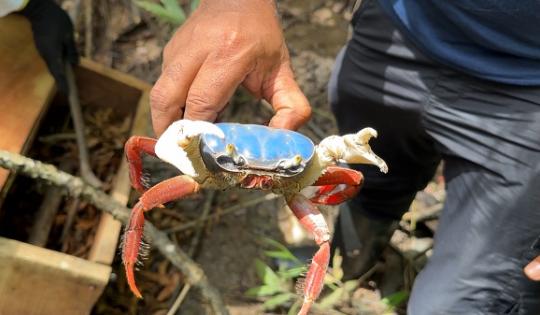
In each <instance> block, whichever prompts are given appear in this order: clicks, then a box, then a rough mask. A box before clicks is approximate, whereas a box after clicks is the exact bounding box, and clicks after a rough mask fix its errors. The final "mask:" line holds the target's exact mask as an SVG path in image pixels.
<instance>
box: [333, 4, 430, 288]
mask: <svg viewBox="0 0 540 315" xmlns="http://www.w3.org/2000/svg"><path fill="white" fill-rule="evenodd" d="M355 20H356V23H357V25H356V27H355V33H354V36H353V38H352V40H351V41H350V43H349V44H348V45H347V47H346V48H345V49H344V50H343V51H342V52H341V53H340V55H339V57H338V58H337V62H336V67H335V69H334V72H333V74H332V78H331V81H330V84H329V90H330V91H329V95H330V101H331V104H332V107H333V110H334V113H335V115H336V118H337V121H338V126H339V128H340V132H341V133H352V132H356V131H357V130H359V129H360V128H363V127H368V126H369V127H373V128H375V129H376V130H377V131H378V132H379V137H378V138H377V139H373V140H372V141H371V146H372V147H373V149H374V151H375V152H376V153H377V154H378V155H380V156H381V157H382V158H383V159H384V160H385V161H386V162H387V164H388V166H389V172H388V174H386V175H384V174H381V173H380V172H379V170H378V169H377V168H376V167H372V166H353V167H354V168H356V169H358V170H360V171H362V172H363V173H364V175H365V183H364V186H363V187H362V189H361V192H360V194H358V196H357V197H356V198H355V199H353V200H352V201H351V202H349V204H348V206H349V208H350V211H349V210H348V209H345V210H344V212H343V213H341V215H340V218H339V219H338V224H337V225H336V231H335V233H334V235H335V236H334V240H333V249H336V248H339V249H340V252H341V253H342V254H343V256H344V261H343V267H344V272H345V275H346V277H348V278H350V277H355V276H359V275H361V274H362V273H364V272H365V271H367V269H369V268H370V267H371V266H373V264H374V263H375V261H376V259H377V258H378V256H379V254H380V253H381V252H382V250H383V249H384V247H385V246H386V244H387V242H388V240H389V239H390V237H391V235H392V233H393V231H394V230H395V228H396V227H397V221H398V220H399V219H400V217H401V215H402V214H403V212H405V211H406V210H407V209H408V207H409V205H410V203H411V202H412V200H413V199H414V196H415V194H416V192H417V191H418V190H420V189H422V188H423V187H424V186H425V185H426V184H427V182H428V181H429V180H430V179H431V178H432V176H433V173H434V171H435V169H436V167H437V165H438V163H439V161H440V157H439V154H438V153H437V151H436V150H435V149H434V145H433V140H432V139H431V138H430V137H429V136H428V135H427V134H426V132H425V131H424V129H423V127H422V102H423V100H424V98H425V95H426V94H427V92H428V91H427V87H426V86H425V84H424V82H423V81H422V79H423V78H421V77H420V76H419V71H418V70H416V69H414V70H411V71H405V70H403V69H405V68H407V67H410V66H411V65H414V66H417V67H418V68H419V69H424V68H425V69H426V72H427V73H431V75H432V78H431V79H430V80H433V79H434V78H436V77H437V73H436V70H435V69H433V68H432V67H429V66H424V65H423V63H424V61H423V60H416V59H415V57H414V53H415V52H413V51H411V50H408V49H404V48H402V46H403V43H401V42H398V43H397V44H396V43H394V42H393V41H392V36H393V34H394V33H395V30H394V28H393V27H392V26H391V25H390V24H389V22H388V21H387V20H384V19H379V17H378V10H377V5H376V3H375V1H371V0H365V1H364V3H363V5H362V7H361V8H360V9H359V12H358V13H357V14H356V16H355ZM397 35H399V34H397ZM368 46H369V47H368ZM390 47H397V48H398V50H397V52H398V53H399V54H401V53H404V55H403V56H401V55H398V56H396V58H395V59H394V60H393V62H394V63H395V64H394V66H388V59H389V58H388V56H386V55H384V54H381V53H380V52H384V51H386V50H388V49H389V48H390ZM387 71H390V73H391V74H392V73H393V72H392V71H395V75H387V74H386V72H387Z"/></svg>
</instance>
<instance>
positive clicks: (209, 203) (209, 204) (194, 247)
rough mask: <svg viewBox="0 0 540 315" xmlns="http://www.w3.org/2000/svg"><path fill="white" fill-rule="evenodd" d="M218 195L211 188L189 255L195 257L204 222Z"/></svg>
mask: <svg viewBox="0 0 540 315" xmlns="http://www.w3.org/2000/svg"><path fill="white" fill-rule="evenodd" d="M215 196H216V191H215V190H210V191H209V192H208V195H207V196H206V200H205V201H204V205H203V211H202V213H201V216H200V217H199V222H198V223H197V229H196V231H195V235H194V236H193V238H192V239H191V246H190V248H189V250H188V255H189V256H190V257H193V255H194V254H195V251H196V250H197V247H198V246H199V243H200V241H201V235H202V231H203V227H204V222H205V221H206V220H207V218H208V213H209V212H210V208H211V207H212V202H213V201H214V197H215Z"/></svg>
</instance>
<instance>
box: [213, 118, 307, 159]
mask: <svg viewBox="0 0 540 315" xmlns="http://www.w3.org/2000/svg"><path fill="white" fill-rule="evenodd" d="M216 125H217V126H218V127H219V128H220V129H221V130H223V133H224V134H225V139H219V138H218V137H216V136H214V135H209V134H205V135H203V139H202V140H203V142H204V144H205V145H206V146H207V147H208V148H209V149H210V150H211V151H212V152H213V155H215V156H218V155H220V154H223V153H225V147H226V145H227V144H234V146H235V147H236V150H237V152H238V154H240V155H242V156H244V157H245V158H247V160H248V163H249V164H251V165H254V166H271V165H272V166H273V165H275V164H276V163H277V162H278V161H280V160H282V159H290V158H292V157H294V156H295V155H297V154H299V155H300V156H301V157H302V159H303V160H304V161H309V160H310V159H311V157H312V156H313V153H314V144H313V142H312V141H311V140H310V139H309V138H308V137H306V136H304V135H302V134H300V133H298V132H294V131H291V130H285V129H275V128H270V127H266V126H262V125H250V124H236V123H218V124H216Z"/></svg>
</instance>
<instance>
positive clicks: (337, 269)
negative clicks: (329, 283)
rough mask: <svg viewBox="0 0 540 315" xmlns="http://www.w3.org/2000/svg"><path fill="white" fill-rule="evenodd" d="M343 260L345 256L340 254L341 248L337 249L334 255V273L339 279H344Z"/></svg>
mask: <svg viewBox="0 0 540 315" xmlns="http://www.w3.org/2000/svg"><path fill="white" fill-rule="evenodd" d="M342 262H343V257H342V256H341V255H340V253H339V249H336V252H335V253H334V257H332V275H333V276H334V278H336V279H337V280H339V281H341V280H342V279H343V268H341V263H342Z"/></svg>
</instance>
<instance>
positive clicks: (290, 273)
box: [278, 266, 307, 279]
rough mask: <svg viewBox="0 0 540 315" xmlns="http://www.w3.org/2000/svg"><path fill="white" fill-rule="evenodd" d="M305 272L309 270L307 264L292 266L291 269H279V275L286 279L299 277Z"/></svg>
mask: <svg viewBox="0 0 540 315" xmlns="http://www.w3.org/2000/svg"><path fill="white" fill-rule="evenodd" d="M305 272H307V267H306V266H298V267H292V268H289V269H285V270H281V271H278V275H279V276H280V277H281V278H284V279H291V278H296V277H299V276H301V275H302V274H304V273H305Z"/></svg>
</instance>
